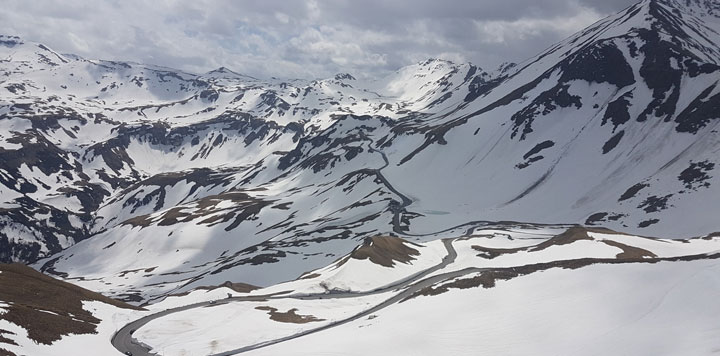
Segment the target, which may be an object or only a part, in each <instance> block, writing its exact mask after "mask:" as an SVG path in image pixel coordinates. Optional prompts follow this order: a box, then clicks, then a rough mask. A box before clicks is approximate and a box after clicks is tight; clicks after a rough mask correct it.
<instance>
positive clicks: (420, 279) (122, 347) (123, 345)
mask: <svg viewBox="0 0 720 356" xmlns="http://www.w3.org/2000/svg"><path fill="white" fill-rule="evenodd" d="M362 135H363V136H364V137H365V138H366V139H367V140H369V141H370V142H371V143H374V141H373V140H372V139H371V138H369V137H367V136H365V135H364V134H362ZM370 151H371V152H377V153H380V154H381V155H382V158H383V160H384V162H385V164H384V165H383V166H382V167H380V168H378V169H375V170H374V173H375V175H376V176H377V178H378V179H379V180H380V181H381V182H382V183H383V185H385V186H386V187H387V189H389V190H390V191H391V192H392V193H394V194H395V195H397V196H398V197H400V200H401V201H400V202H399V204H397V205H395V206H391V208H392V211H393V214H394V216H393V221H392V225H393V231H394V232H396V233H398V234H400V235H408V234H407V233H406V232H405V229H403V227H402V214H403V212H404V211H405V208H406V207H407V206H409V205H410V204H412V199H410V198H409V197H407V196H406V195H404V194H402V193H401V192H400V191H399V190H397V189H396V188H395V187H394V186H393V185H392V184H390V182H389V181H388V180H387V178H385V176H384V175H383V173H382V170H383V169H384V168H386V167H387V166H388V165H389V164H390V163H389V160H388V158H387V156H386V155H385V153H384V152H382V151H380V150H377V149H374V148H372V146H371V147H370ZM483 223H484V222H471V223H467V224H463V225H460V226H458V227H462V226H467V225H473V226H475V225H482V224H483ZM458 227H454V228H451V229H448V230H446V231H449V230H452V229H455V228H458ZM473 228H474V227H473ZM473 228H469V230H468V233H469V232H470V231H472V229H473ZM430 235H431V234H430ZM409 236H420V235H409ZM454 240H455V239H443V243H444V245H445V248H446V250H447V255H446V256H445V257H444V258H443V259H442V261H441V262H440V263H438V264H437V265H435V266H433V267H430V268H428V269H426V270H423V271H420V272H418V273H416V274H413V275H411V276H408V277H406V278H404V279H402V280H398V281H396V282H394V283H392V284H389V285H386V286H383V287H380V288H376V289H373V290H371V291H366V292H341V293H318V294H295V295H286V296H281V295H278V294H274V295H257V296H240V297H232V298H228V299H224V300H221V301H214V302H210V301H208V302H200V303H194V304H189V305H185V306H181V307H177V308H172V309H167V310H164V311H161V312H158V313H155V314H152V315H148V316H145V317H143V318H140V319H138V320H135V321H133V322H131V323H129V324H127V325H125V326H124V327H123V328H121V329H120V330H118V331H117V332H116V333H115V335H113V338H112V340H111V342H112V345H113V346H114V347H115V348H116V349H117V350H118V351H120V352H122V353H125V354H131V355H135V356H149V355H156V354H155V353H153V352H152V347H150V346H148V345H145V344H143V343H142V342H140V341H138V340H136V339H135V338H133V333H134V332H135V330H137V329H139V328H141V327H143V326H144V325H146V324H147V323H149V322H151V321H153V320H156V319H159V318H162V317H165V316H168V315H170V314H175V313H180V312H183V311H187V310H190V309H196V308H204V307H207V306H210V305H218V304H225V303H233V302H252V301H265V300H278V299H295V300H320V299H340V298H357V297H364V296H370V295H377V294H382V293H388V292H392V291H398V293H397V294H395V295H393V296H392V297H390V298H388V299H387V300H385V301H383V302H382V303H380V304H377V305H375V306H374V307H372V308H369V309H367V310H365V311H363V312H361V313H358V314H355V315H353V316H351V317H349V318H346V319H342V320H337V321H333V322H331V323H328V324H326V325H324V326H322V327H318V328H315V329H311V330H306V331H303V332H300V333H296V334H293V335H289V336H285V337H282V338H279V339H274V340H269V341H265V342H261V343H257V344H253V345H247V346H243V347H240V348H237V349H234V350H229V351H225V352H222V353H219V354H214V355H212V356H226V355H237V354H240V353H244V352H247V351H251V350H256V349H260V348H263V347H267V346H270V345H274V344H278V343H281V342H285V341H289V340H293V339H297V338H300V337H303V336H307V335H310V334H314V333H318V332H321V331H324V330H327V329H330V328H334V327H337V326H340V325H343V324H347V323H350V322H352V321H355V320H358V319H361V318H363V317H366V316H369V315H371V314H373V313H376V312H378V311H379V310H382V309H384V308H386V307H388V306H390V305H393V304H395V303H397V302H399V301H402V300H403V299H406V298H408V297H411V296H413V295H414V294H415V293H417V292H418V291H420V290H422V289H424V288H426V287H429V286H431V285H433V284H436V283H438V282H441V281H443V280H447V279H450V278H455V277H459V276H462V275H465V274H468V273H475V272H482V271H483V270H485V269H478V268H472V269H465V270H460V271H453V272H448V273H444V274H438V275H435V276H432V277H428V278H426V277H427V276H428V275H430V274H432V273H434V272H436V271H439V270H441V269H443V268H445V267H446V266H448V265H449V264H451V263H453V262H454V261H455V259H456V258H457V251H456V250H455V248H454V247H453V245H452V243H453V241H454Z"/></svg>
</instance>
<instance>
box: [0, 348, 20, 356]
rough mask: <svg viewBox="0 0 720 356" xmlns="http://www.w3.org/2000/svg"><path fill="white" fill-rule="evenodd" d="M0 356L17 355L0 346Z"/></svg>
mask: <svg viewBox="0 0 720 356" xmlns="http://www.w3.org/2000/svg"><path fill="white" fill-rule="evenodd" d="M0 356H17V355H16V354H14V353H12V352H10V351H8V350H5V349H3V348H0Z"/></svg>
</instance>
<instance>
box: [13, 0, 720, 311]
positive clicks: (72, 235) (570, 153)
mask: <svg viewBox="0 0 720 356" xmlns="http://www.w3.org/2000/svg"><path fill="white" fill-rule="evenodd" d="M673 4H674V5H673ZM678 4H680V3H674V2H672V1H670V0H668V1H654V0H653V1H649V0H646V1H642V2H640V3H638V4H635V5H633V6H631V7H628V8H627V9H625V10H623V11H622V12H620V13H618V14H615V15H611V16H609V17H607V18H605V19H603V20H601V21H599V22H597V23H596V24H593V25H592V26H590V27H589V28H587V29H586V30H583V31H580V32H579V33H578V34H576V35H574V36H571V37H570V38H568V39H567V40H565V41H562V42H560V43H558V44H556V45H554V46H551V47H550V48H548V50H546V51H544V52H543V53H541V54H539V55H538V56H535V57H533V58H531V59H529V60H527V61H525V62H522V63H520V64H518V65H512V64H510V65H506V66H502V67H501V68H499V69H498V70H496V71H493V72H485V71H483V70H482V69H481V68H478V67H476V66H474V65H472V64H454V63H451V62H448V61H443V60H432V59H431V60H428V61H424V62H420V63H418V64H416V65H412V66H409V67H406V68H404V69H401V70H399V71H397V72H395V73H394V74H391V75H389V76H388V77H386V78H384V79H378V80H366V79H362V78H360V79H358V78H357V77H355V76H353V75H350V74H342V73H341V74H338V75H336V76H334V77H332V78H329V79H324V80H312V81H302V80H280V79H271V80H262V79H255V78H248V77H246V76H244V75H242V74H238V73H234V72H232V71H231V70H229V69H222V70H221V69H218V70H215V71H211V72H208V73H206V74H201V75H194V74H189V73H184V72H181V71H172V70H170V69H167V68H161V67H156V66H143V65H140V64H131V63H124V62H109V61H91V60H79V59H73V58H70V57H71V56H68V57H67V58H65V57H62V58H63V59H65V60H67V61H68V62H67V63H64V62H62V61H59V62H62V63H56V62H52V61H51V62H52V63H48V62H47V61H46V60H45V59H43V57H42V56H39V55H36V52H34V51H39V52H38V53H40V54H42V55H43V56H45V57H48V56H47V55H45V54H44V52H43V51H45V49H43V48H41V47H39V46H34V45H32V44H29V45H28V44H27V43H25V46H29V47H28V48H32V51H31V50H29V49H28V51H27V55H26V57H27V58H34V62H33V61H13V60H8V61H4V62H0V74H4V76H3V77H4V78H3V80H2V82H1V83H0V86H2V87H3V88H4V89H5V91H3V92H2V104H3V105H2V106H0V127H2V130H1V131H0V134H2V140H3V143H2V148H1V149H0V157H1V158H3V160H2V161H3V163H2V166H0V169H2V170H1V171H0V172H1V173H2V175H0V182H2V183H3V186H2V187H0V189H2V191H0V192H2V194H3V197H4V198H5V202H4V204H3V206H2V209H5V210H4V211H5V212H6V213H5V215H4V216H3V217H2V223H0V225H1V228H2V230H0V245H1V246H0V248H1V250H2V251H9V252H6V253H5V255H3V256H0V258H1V259H3V260H23V261H28V262H30V261H35V260H37V259H39V258H42V257H47V258H45V259H44V260H41V261H39V262H37V263H36V264H35V266H36V267H37V268H41V269H43V270H44V271H47V272H52V273H57V274H59V275H64V276H66V277H67V278H80V279H79V280H78V283H80V284H82V285H83V286H86V287H88V288H91V289H96V290H100V291H104V292H107V293H110V294H111V295H114V296H119V297H123V298H125V299H126V300H151V299H153V298H161V297H162V296H163V295H166V294H168V293H181V292H183V291H186V290H189V289H192V288H194V287H195V286H197V285H214V284H219V283H223V282H225V281H227V280H232V279H233V278H229V276H230V275H232V276H234V277H237V278H240V279H242V280H243V281H244V282H247V283H251V284H256V285H261V286H262V285H268V284H272V283H276V282H280V281H285V280H289V279H292V278H294V277H296V276H294V275H292V274H293V272H292V271H296V270H303V271H306V270H311V269H314V268H317V267H319V266H322V265H326V264H328V263H330V262H332V261H333V260H334V259H336V258H338V257H339V256H342V255H345V254H346V253H348V252H349V250H351V249H352V248H353V247H354V246H355V245H356V243H357V242H358V241H362V240H364V239H365V238H368V237H371V236H374V235H382V234H391V233H392V234H395V235H399V236H401V237H405V238H412V239H415V240H416V241H429V240H432V239H435V238H439V237H442V236H446V235H447V234H451V233H459V232H461V231H463V230H464V229H467V228H468V227H469V226H473V225H476V224H487V225H493V224H498V223H497V222H498V221H524V222H531V223H539V224H558V223H563V224H564V223H568V224H583V225H590V226H604V227H608V228H613V229H615V230H621V231H626V232H629V233H634V234H638V235H656V236H660V237H674V238H684V237H691V236H704V235H707V234H709V233H712V232H715V231H718V230H720V226H717V224H716V223H715V222H714V219H713V218H712V212H713V211H714V210H713V207H714V201H715V198H714V197H716V196H717V192H718V190H717V189H718V187H719V185H718V184H717V178H716V176H717V174H716V173H715V172H716V171H717V169H718V165H717V163H718V162H717V159H716V158H715V155H713V152H714V150H715V148H716V147H718V131H717V130H718V124H719V123H718V122H719V121H718V120H717V117H715V115H714V114H713V108H715V107H717V100H718V99H717V98H720V94H718V93H719V92H720V91H718V89H717V85H718V81H717V79H716V74H717V72H718V71H719V70H720V67H718V65H717V63H718V62H719V60H720V56H718V53H720V52H718V51H717V48H720V47H717V46H716V45H715V43H716V42H717V39H718V38H719V37H720V35H718V33H717V32H716V31H715V30H714V28H715V27H714V25H713V22H712V21H709V20H707V19H705V20H704V19H703V18H706V17H707V16H712V18H713V19H714V18H715V17H714V15H711V13H710V12H709V10H703V7H698V6H696V5H693V6H690V5H683V6H680V5H678ZM697 4H701V3H697ZM691 5H692V4H691ZM673 9H674V10H673ZM703 11H705V12H703ZM703 13H706V14H707V15H706V16H705V17H703V16H701V15H702V14H703ZM698 14H700V15H698ZM701 17H702V18H701ZM691 30H692V31H691ZM692 33H702V36H692V35H691V34H692ZM3 38H5V37H3ZM16 40H19V39H16ZM16 40H12V41H16ZM8 41H11V40H8ZM19 46H21V45H19ZM48 51H51V50H49V49H48ZM81 240H83V241H82V242H80V241H81ZM78 242H80V243H78ZM76 243H77V244H76ZM145 270H151V271H152V272H147V273H145V272H143V271H145ZM261 270H262V273H260V272H259V271H261Z"/></svg>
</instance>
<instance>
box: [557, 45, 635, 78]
mask: <svg viewBox="0 0 720 356" xmlns="http://www.w3.org/2000/svg"><path fill="white" fill-rule="evenodd" d="M562 70H563V74H562V77H561V78H560V81H561V82H563V83H567V82H569V81H571V80H584V81H587V82H589V83H609V84H613V85H615V86H617V87H618V88H623V87H626V86H628V85H632V84H634V83H635V75H634V74H633V71H632V67H630V65H629V64H628V63H627V61H626V60H625V56H623V53H622V51H620V50H619V49H618V48H617V47H615V45H613V44H612V42H601V43H598V44H596V45H594V46H591V47H588V48H586V49H584V50H582V51H580V52H578V53H577V54H575V55H574V56H573V57H571V58H570V59H569V60H568V61H567V62H566V64H565V65H564V66H563V68H562Z"/></svg>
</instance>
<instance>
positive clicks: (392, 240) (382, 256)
mask: <svg viewBox="0 0 720 356" xmlns="http://www.w3.org/2000/svg"><path fill="white" fill-rule="evenodd" d="M411 245H413V246H418V245H415V244H413V243H411V242H408V241H405V240H403V239H401V238H399V237H393V236H374V237H371V238H368V239H365V243H364V244H363V245H362V246H360V247H358V248H357V249H355V251H353V252H352V253H351V254H350V257H351V258H355V259H358V260H365V259H370V262H372V263H375V264H378V265H381V266H385V267H392V266H394V265H395V261H397V262H401V263H408V262H410V261H412V260H414V259H415V257H413V256H419V255H420V252H419V251H418V250H416V249H414V248H412V247H410V246H411ZM418 247H419V246H418Z"/></svg>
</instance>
